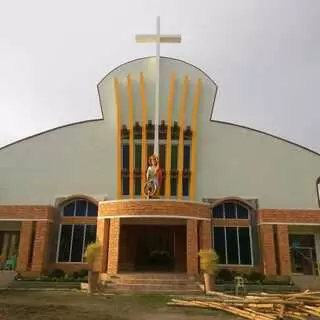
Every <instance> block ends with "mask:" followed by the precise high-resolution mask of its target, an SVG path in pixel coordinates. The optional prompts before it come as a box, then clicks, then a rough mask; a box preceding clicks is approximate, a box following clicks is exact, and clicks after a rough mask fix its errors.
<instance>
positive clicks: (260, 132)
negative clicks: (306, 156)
mask: <svg viewBox="0 0 320 320" xmlns="http://www.w3.org/2000/svg"><path fill="white" fill-rule="evenodd" d="M210 122H216V123H221V124H226V125H229V126H234V127H238V128H242V129H247V130H250V131H253V132H256V133H259V134H263V135H266V136H269V137H271V138H274V139H277V140H280V141H283V142H286V143H289V144H291V145H294V146H296V147H298V148H301V149H303V150H305V151H308V152H311V153H313V154H315V155H317V156H320V153H318V152H317V151H315V150H312V149H309V148H307V147H305V146H303V145H301V144H298V143H296V142H293V141H290V140H287V139H285V138H282V137H279V136H276V135H274V134H272V133H268V132H266V131H262V130H259V129H254V128H251V127H247V126H244V125H241V124H237V123H232V122H228V121H220V120H212V119H210Z"/></svg>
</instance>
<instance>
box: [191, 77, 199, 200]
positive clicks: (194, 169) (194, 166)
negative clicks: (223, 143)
mask: <svg viewBox="0 0 320 320" xmlns="http://www.w3.org/2000/svg"><path fill="white" fill-rule="evenodd" d="M201 91H202V82H201V79H198V81H197V84H196V88H195V93H194V99H193V110H192V123H191V130H192V139H191V170H190V171H191V176H190V200H195V199H196V184H197V126H198V113H199V100H200V97H201Z"/></svg>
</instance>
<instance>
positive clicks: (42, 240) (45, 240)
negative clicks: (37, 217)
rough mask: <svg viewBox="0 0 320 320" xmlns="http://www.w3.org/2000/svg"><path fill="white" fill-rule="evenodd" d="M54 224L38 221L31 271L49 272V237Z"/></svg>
mask: <svg viewBox="0 0 320 320" xmlns="http://www.w3.org/2000/svg"><path fill="white" fill-rule="evenodd" d="M51 225H52V223H51V222H49V221H37V225H36V235H35V239H34V249H33V256H32V266H31V271H32V272H35V273H43V272H44V271H46V270H47V267H48V260H49V236H50V231H51V230H50V228H51Z"/></svg>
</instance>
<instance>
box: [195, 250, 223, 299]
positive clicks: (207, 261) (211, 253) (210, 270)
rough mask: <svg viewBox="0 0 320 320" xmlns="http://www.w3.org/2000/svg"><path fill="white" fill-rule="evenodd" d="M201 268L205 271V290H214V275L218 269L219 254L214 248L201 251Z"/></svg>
mask: <svg viewBox="0 0 320 320" xmlns="http://www.w3.org/2000/svg"><path fill="white" fill-rule="evenodd" d="M199 257H200V269H201V271H202V272H203V277H204V288H205V292H206V293H207V292H208V291H212V285H213V280H214V275H215V273H216V271H217V267H218V263H219V256H218V255H217V253H216V252H215V250H213V249H206V250H200V251H199Z"/></svg>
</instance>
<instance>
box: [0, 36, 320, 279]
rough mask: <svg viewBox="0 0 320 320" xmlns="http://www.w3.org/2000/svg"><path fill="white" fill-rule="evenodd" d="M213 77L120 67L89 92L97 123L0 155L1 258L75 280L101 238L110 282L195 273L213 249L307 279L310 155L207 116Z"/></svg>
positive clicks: (186, 70) (147, 66)
mask: <svg viewBox="0 0 320 320" xmlns="http://www.w3.org/2000/svg"><path fill="white" fill-rule="evenodd" d="M168 37H169V36H168ZM165 38H166V37H163V39H162V38H161V37H159V39H160V41H158V45H159V42H161V40H163V41H165V40H168V42H170V37H169V38H167V39H165ZM159 39H158V40H159ZM156 40H157V39H156ZM157 67H158V69H157ZM214 80H217V81H218V79H212V78H211V77H210V76H209V75H207V74H206V73H205V72H204V71H202V70H200V69H199V68H197V67H196V66H193V65H192V64H190V63H188V62H185V61H181V60H177V59H173V58H168V57H161V58H159V59H157V57H156V58H155V57H145V58H141V59H136V60H133V61H129V62H126V63H124V64H122V65H120V66H118V67H117V68H115V69H114V70H112V71H111V72H109V73H108V74H106V75H105V77H104V78H103V79H102V80H101V81H100V83H99V84H98V86H97V88H98V94H99V99H100V105H101V114H102V116H101V118H100V119H96V120H90V121H83V122H80V123H74V124H71V125H67V126H62V127H59V128H55V129H52V130H49V131H46V132H43V133H40V134H37V135H35V136H32V137H28V138H26V139H22V140H20V141H18V142H15V143H12V144H10V145H7V146H5V147H3V148H1V149H0V254H1V257H2V258H3V259H9V258H10V257H11V256H12V255H15V254H16V255H17V267H16V269H17V272H19V273H21V274H33V275H39V274H44V273H46V272H48V271H50V270H53V269H62V270H64V271H65V272H67V273H70V274H72V272H74V271H77V270H80V269H85V268H87V265H86V263H85V261H84V251H85V248H86V245H87V244H88V243H90V242H93V241H95V240H98V241H99V242H100V244H101V254H100V257H99V259H98V263H97V266H96V267H97V271H100V272H101V273H105V274H109V275H116V274H120V273H122V272H126V273H128V272H131V273H134V272H166V273H185V274H187V275H197V274H199V261H198V252H199V250H201V249H210V248H214V249H215V250H216V252H217V254H218V255H219V259H220V260H219V265H220V268H228V269H232V270H238V271H243V272H244V273H249V272H251V271H253V270H255V271H259V272H262V273H264V274H266V275H270V276H272V275H291V274H316V272H317V265H318V261H319V260H320V209H319V192H318V183H319V180H318V177H319V176H320V155H319V154H317V153H315V152H313V151H311V150H308V149H306V148H304V147H302V146H298V145H296V144H294V143H291V142H288V141H285V140H283V139H281V138H278V137H274V136H271V135H269V134H266V133H263V132H259V131H257V130H253V129H250V128H246V127H243V126H239V125H235V124H231V123H225V122H221V121H214V120H212V118H213V116H214V103H215V98H216V95H217V85H216V83H215V81H214ZM157 99H158V100H157ZM152 155H154V157H150V156H152ZM148 167H150V168H149V169H150V171H149V170H148ZM147 170H148V174H147ZM152 170H153V171H152ZM152 179H154V180H152Z"/></svg>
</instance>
